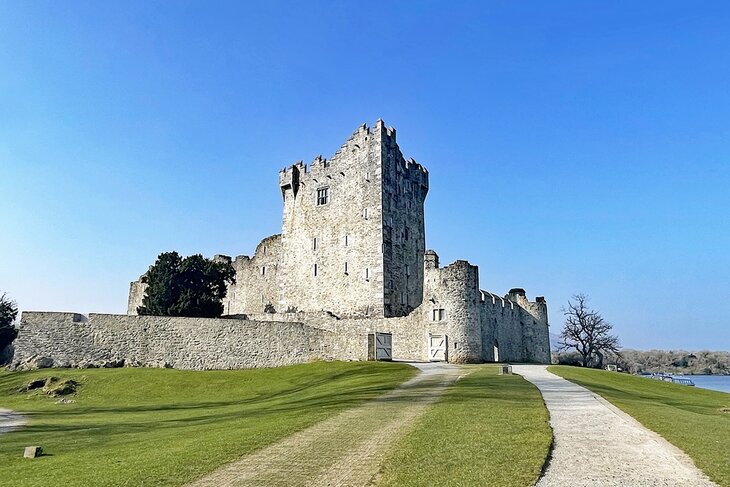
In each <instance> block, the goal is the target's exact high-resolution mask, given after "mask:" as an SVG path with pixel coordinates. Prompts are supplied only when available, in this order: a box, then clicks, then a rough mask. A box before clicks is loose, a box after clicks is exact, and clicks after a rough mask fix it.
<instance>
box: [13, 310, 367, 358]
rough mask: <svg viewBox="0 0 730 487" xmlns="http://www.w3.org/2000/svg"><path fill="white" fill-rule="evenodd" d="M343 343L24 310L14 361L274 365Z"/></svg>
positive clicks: (263, 325) (306, 332) (188, 323)
mask: <svg viewBox="0 0 730 487" xmlns="http://www.w3.org/2000/svg"><path fill="white" fill-rule="evenodd" d="M341 342H342V340H338V339H336V337H334V336H333V335H332V333H330V332H327V331H326V330H322V329H317V328H313V327H309V326H305V325H303V324H301V323H282V322H259V321H250V320H239V319H211V318H175V317H162V316H128V315H105V314H90V315H89V317H88V318H86V317H84V316H83V315H80V314H75V313H39V312H25V313H23V316H22V320H21V326H20V333H19V335H18V338H17V339H16V341H15V356H14V357H13V364H14V365H17V364H20V363H23V362H25V361H27V360H29V359H32V358H33V357H49V358H51V359H53V366H55V367H85V366H89V365H93V366H119V365H121V363H120V362H121V361H122V360H123V361H124V365H133V366H152V367H166V366H167V367H173V368H177V369H196V370H202V369H239V368H251V367H277V366H281V365H290V364H296V363H302V362H308V361H312V360H316V359H332V358H334V354H333V352H337V355H340V354H341V353H342V352H341V351H338V347H341V346H342V345H338V344H340V343H341ZM355 346H356V345H353V347H355ZM363 346H364V347H365V348H366V347H367V343H366V342H365V343H364V345H363Z"/></svg>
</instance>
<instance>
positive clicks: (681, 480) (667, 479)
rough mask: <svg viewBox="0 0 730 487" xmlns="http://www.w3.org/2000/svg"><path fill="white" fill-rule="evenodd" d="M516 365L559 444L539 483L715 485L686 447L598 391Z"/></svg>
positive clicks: (545, 486)
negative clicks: (539, 397) (535, 392)
mask: <svg viewBox="0 0 730 487" xmlns="http://www.w3.org/2000/svg"><path fill="white" fill-rule="evenodd" d="M513 370H514V371H515V372H516V373H518V374H520V375H522V376H523V377H524V378H525V379H527V380H529V381H530V382H532V383H533V384H535V385H536V386H537V388H538V389H540V392H541V393H542V397H543V398H544V400H545V404H546V405H547V408H548V411H550V425H551V426H552V428H553V435H554V440H555V444H554V449H553V452H552V458H551V460H550V464H549V465H548V468H547V470H546V472H545V475H544V476H543V477H542V478H541V479H540V480H539V482H538V483H537V487H558V486H560V487H567V486H569V487H583V486H586V487H588V486H590V487H639V486H641V487H643V486H647V487H648V486H652V487H660V486H661V487H665V486H672V487H674V486H677V487H679V486H682V487H689V486H692V487H711V486H712V487H716V484H714V483H712V482H710V480H709V479H707V477H706V476H705V475H704V474H703V473H702V472H701V471H700V470H699V469H698V468H697V467H695V465H694V464H693V463H692V460H691V459H690V458H689V457H688V456H687V455H686V454H685V453H684V452H682V451H681V450H680V449H678V448H676V447H675V446H673V445H672V444H670V443H669V442H668V441H666V440H665V439H664V438H662V437H661V436H659V435H658V434H656V433H654V432H652V431H649V430H648V429H646V428H645V427H644V426H642V425H641V424H640V423H639V422H638V421H636V420H635V419H633V418H632V417H631V416H629V415H628V414H626V413H624V412H623V411H621V410H620V409H618V408H616V407H615V406H613V405H612V404H610V403H609V402H608V401H606V400H605V399H603V398H602V397H600V396H599V395H597V394H594V393H592V392H591V391H589V390H588V389H586V388H584V387H581V386H579V385H577V384H574V383H572V382H569V381H567V380H565V379H563V378H561V377H558V376H557V375H555V374H551V373H550V372H548V371H547V370H546V366H544V365H516V366H514V367H513Z"/></svg>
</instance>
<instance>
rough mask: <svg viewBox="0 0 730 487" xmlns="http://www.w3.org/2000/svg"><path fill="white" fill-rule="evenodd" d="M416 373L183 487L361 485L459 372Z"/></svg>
mask: <svg viewBox="0 0 730 487" xmlns="http://www.w3.org/2000/svg"><path fill="white" fill-rule="evenodd" d="M412 365H414V366H415V367H418V368H419V369H421V374H419V375H418V376H416V377H415V378H413V379H411V380H409V381H407V382H405V383H404V384H403V385H401V386H400V387H398V388H397V389H395V390H393V391H391V392H389V393H387V394H385V395H383V396H382V397H381V398H379V399H376V400H374V401H369V402H367V403H365V404H363V405H362V406H359V407H356V408H354V409H350V410H347V411H344V412H342V413H340V414H338V415H336V416H334V417H332V418H330V419H327V420H325V421H323V422H321V423H317V424H315V425H314V426H311V427H310V428H307V429H305V430H303V431H300V432H298V433H295V434H293V435H292V436H289V437H287V438H284V439H283V440H281V441H279V442H277V443H274V444H273V445H270V446H268V447H266V448H264V449H262V450H259V451H256V452H254V453H251V454H249V455H246V456H244V457H243V458H241V459H239V460H236V461H234V462H233V463H229V464H228V465H224V466H223V467H221V468H220V469H218V470H216V471H215V472H213V473H211V474H209V475H207V476H205V477H203V478H202V479H200V480H197V481H195V482H193V483H191V484H189V486H191V487H192V486H195V487H224V486H226V487H228V486H262V485H266V486H292V487H294V486H304V485H306V486H312V487H314V486H366V485H368V484H370V482H371V481H372V480H373V478H374V477H375V476H376V475H377V473H378V470H379V468H380V464H381V463H382V461H383V459H384V457H385V454H386V453H387V452H388V448H389V447H390V446H391V445H392V444H393V442H394V441H395V440H396V439H398V438H399V437H400V436H401V435H403V434H404V433H405V432H407V431H408V429H409V428H410V427H411V426H412V425H413V423H414V421H415V420H416V419H418V417H420V416H421V414H423V412H424V411H425V409H426V407H427V406H428V405H429V404H431V403H432V402H433V401H435V400H436V399H437V398H438V397H439V395H440V394H441V392H443V390H444V388H445V387H446V386H447V385H448V384H450V383H452V382H454V381H455V380H456V379H457V378H458V377H459V376H460V375H462V374H464V373H465V372H464V371H463V370H462V369H461V368H459V367H457V366H454V365H449V364H440V363H424V364H412Z"/></svg>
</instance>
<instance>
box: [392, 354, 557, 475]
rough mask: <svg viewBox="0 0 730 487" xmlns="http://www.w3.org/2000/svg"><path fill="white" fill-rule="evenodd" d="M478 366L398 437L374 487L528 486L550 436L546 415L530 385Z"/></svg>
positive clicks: (544, 452)
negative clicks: (425, 486)
mask: <svg viewBox="0 0 730 487" xmlns="http://www.w3.org/2000/svg"><path fill="white" fill-rule="evenodd" d="M496 374H497V367H494V366H479V367H478V368H477V370H476V371H475V372H473V373H472V374H470V375H468V376H466V377H464V378H462V379H461V380H459V381H458V382H456V383H455V384H454V385H452V386H451V387H449V388H448V389H447V391H446V392H445V394H444V396H443V397H442V398H441V399H440V400H439V401H438V402H437V403H435V404H434V405H433V406H431V407H430V409H429V410H428V411H427V412H426V414H425V415H424V416H423V417H422V418H421V419H420V420H419V422H418V423H417V425H416V427H415V429H414V430H413V431H411V432H410V433H409V434H408V435H406V437H405V438H403V439H402V440H401V441H399V443H398V445H397V447H396V448H395V449H394V450H393V453H392V455H391V456H390V457H389V458H388V459H387V460H386V462H385V464H384V466H383V469H382V476H381V478H380V482H379V484H378V485H380V486H399V487H407V486H423V485H428V486H472V485H473V486H499V487H517V486H528V485H529V486H531V485H534V483H535V481H536V480H537V477H538V476H539V474H540V470H541V469H542V466H543V464H544V462H545V459H546V457H547V454H548V450H549V448H550V443H551V441H552V431H551V430H550V426H549V425H548V413H547V410H546V409H545V405H544V403H543V401H542V397H541V396H540V393H539V392H538V390H537V388H535V387H534V386H533V385H532V384H530V383H529V382H527V381H526V380H524V379H523V378H522V377H520V376H517V375H496Z"/></svg>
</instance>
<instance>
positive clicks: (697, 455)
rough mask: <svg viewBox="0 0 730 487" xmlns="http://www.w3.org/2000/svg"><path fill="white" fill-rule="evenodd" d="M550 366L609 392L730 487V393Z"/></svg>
mask: <svg viewBox="0 0 730 487" xmlns="http://www.w3.org/2000/svg"><path fill="white" fill-rule="evenodd" d="M548 370H550V372H553V373H555V374H558V375H559V376H561V377H564V378H566V379H568V380H570V381H573V382H575V383H576V384H580V385H582V386H583V387H586V388H588V389H590V390H591V391H593V392H596V393H598V394H600V395H601V396H603V397H604V398H605V399H607V400H608V401H610V402H611V403H612V404H614V405H615V406H617V407H618V408H620V409H622V410H623V411H625V412H627V413H628V414H630V415H631V416H633V417H634V418H636V419H637V420H638V421H639V422H641V424H643V425H644V426H646V427H647V428H649V429H651V430H653V431H655V432H656V433H659V434H660V435H662V436H663V437H664V438H666V439H667V440H668V441H669V442H670V443H672V444H674V445H675V446H677V447H679V448H681V449H682V450H684V452H685V453H687V455H689V456H690V457H691V458H692V459H693V460H694V462H695V465H697V466H698V467H699V468H700V469H702V471H703V472H705V473H706V474H707V475H708V476H709V477H710V478H711V479H712V480H714V481H715V482H716V483H718V484H719V485H722V486H725V487H730V453H728V452H730V415H729V414H727V413H723V409H724V408H730V394H726V393H724V392H715V391H708V390H705V389H700V388H695V387H687V386H682V385H678V384H672V383H669V382H661V381H656V380H651V379H645V378H643V377H636V376H631V375H627V374H618V373H616V372H606V371H602V370H592V369H582V368H578V367H565V366H552V367H550V368H549V369H548Z"/></svg>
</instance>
